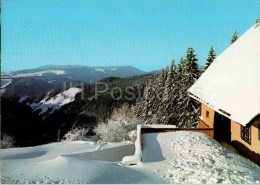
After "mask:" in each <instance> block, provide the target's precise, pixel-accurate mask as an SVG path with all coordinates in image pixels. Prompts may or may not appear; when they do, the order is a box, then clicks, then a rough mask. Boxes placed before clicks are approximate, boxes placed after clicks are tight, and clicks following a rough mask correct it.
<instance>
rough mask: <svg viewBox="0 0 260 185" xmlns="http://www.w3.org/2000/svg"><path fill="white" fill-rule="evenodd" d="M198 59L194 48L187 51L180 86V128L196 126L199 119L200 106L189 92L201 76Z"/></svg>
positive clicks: (178, 105)
mask: <svg viewBox="0 0 260 185" xmlns="http://www.w3.org/2000/svg"><path fill="white" fill-rule="evenodd" d="M197 61H198V59H197V56H196V53H195V51H194V49H193V48H192V47H189V48H188V49H187V54H186V60H182V63H181V64H180V67H182V69H180V70H181V73H182V74H181V76H180V79H178V80H179V84H178V103H177V111H178V126H179V127H191V126H194V125H195V124H196V122H197V118H198V116H199V115H198V110H199V104H198V103H197V102H196V101H194V100H193V99H192V98H191V97H189V96H188V94H187V90H188V89H189V88H190V87H191V86H192V85H193V84H194V82H195V81H196V80H197V79H198V77H199V75H200V71H199V66H198V63H197Z"/></svg>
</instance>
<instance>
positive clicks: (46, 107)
mask: <svg viewBox="0 0 260 185" xmlns="http://www.w3.org/2000/svg"><path fill="white" fill-rule="evenodd" d="M81 91H82V89H80V88H76V87H72V88H70V89H68V90H66V91H64V92H62V93H59V94H57V95H56V96H55V97H53V98H51V99H49V100H47V99H48V98H49V94H50V93H51V92H48V93H47V95H46V96H45V97H44V99H42V100H41V101H40V102H39V103H32V104H31V105H30V106H31V108H32V109H34V110H41V112H40V113H39V115H42V114H43V113H45V112H47V111H50V114H51V113H53V112H54V111H55V110H59V109H60V108H61V107H62V106H63V105H66V104H68V103H70V102H73V101H74V100H75V95H76V94H78V93H79V92H81Z"/></svg>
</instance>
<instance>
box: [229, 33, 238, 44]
mask: <svg viewBox="0 0 260 185" xmlns="http://www.w3.org/2000/svg"><path fill="white" fill-rule="evenodd" d="M237 39H238V32H237V31H235V32H234V33H233V35H232V38H231V41H230V45H231V44H233V43H234V42H235V41H236V40H237Z"/></svg>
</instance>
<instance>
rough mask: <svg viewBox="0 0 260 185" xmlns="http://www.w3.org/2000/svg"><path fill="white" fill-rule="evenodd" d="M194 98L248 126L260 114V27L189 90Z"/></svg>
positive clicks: (242, 38) (222, 56) (251, 30)
mask: <svg viewBox="0 0 260 185" xmlns="http://www.w3.org/2000/svg"><path fill="white" fill-rule="evenodd" d="M188 93H189V95H190V96H191V97H193V98H195V99H196V100H198V101H200V102H201V103H203V104H206V105H207V106H209V107H210V108H212V109H213V110H215V111H217V112H219V113H220V114H222V115H225V116H227V117H229V118H230V119H231V120H234V121H236V122H238V123H239V124H241V125H243V126H245V125H247V124H248V123H249V122H250V121H251V120H252V119H254V118H255V117H256V116H258V115H259V114H260V24H259V23H258V24H256V25H254V26H253V27H251V28H250V29H249V30H248V31H247V32H246V33H245V34H243V35H242V36H241V37H240V38H239V39H238V40H237V41H236V42H234V43H233V44H232V45H231V46H229V47H228V48H227V49H226V50H225V51H224V52H223V53H221V54H220V55H219V56H218V57H217V58H216V59H215V60H214V62H213V63H212V64H211V65H210V67H209V68H208V69H207V70H206V71H205V72H204V73H203V74H202V75H201V77H200V78H199V79H198V80H197V81H196V82H195V83H194V84H193V86H192V87H191V88H190V89H189V90H188Z"/></svg>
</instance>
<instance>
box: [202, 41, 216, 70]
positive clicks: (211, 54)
mask: <svg viewBox="0 0 260 185" xmlns="http://www.w3.org/2000/svg"><path fill="white" fill-rule="evenodd" d="M215 58H216V53H215V50H214V48H213V46H211V47H210V50H209V54H208V58H207V62H206V64H205V69H204V70H206V69H207V68H208V67H209V66H210V64H211V63H212V62H213V61H214V60H215Z"/></svg>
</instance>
